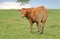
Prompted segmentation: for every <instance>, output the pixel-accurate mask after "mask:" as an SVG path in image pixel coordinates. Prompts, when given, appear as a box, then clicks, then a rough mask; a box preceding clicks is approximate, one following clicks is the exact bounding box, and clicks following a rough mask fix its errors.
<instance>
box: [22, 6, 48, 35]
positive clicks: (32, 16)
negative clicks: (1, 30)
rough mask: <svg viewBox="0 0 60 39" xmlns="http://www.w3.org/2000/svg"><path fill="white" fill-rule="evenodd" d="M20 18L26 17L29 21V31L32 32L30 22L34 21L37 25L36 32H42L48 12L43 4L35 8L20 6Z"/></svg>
mask: <svg viewBox="0 0 60 39" xmlns="http://www.w3.org/2000/svg"><path fill="white" fill-rule="evenodd" d="M21 12H22V18H23V17H26V18H27V19H28V20H29V22H30V32H32V24H33V23H36V24H37V27H38V32H39V33H41V34H42V33H43V28H44V24H45V22H46V19H47V15H48V12H47V10H46V9H45V8H44V6H40V7H37V8H28V9H26V8H22V10H21Z"/></svg>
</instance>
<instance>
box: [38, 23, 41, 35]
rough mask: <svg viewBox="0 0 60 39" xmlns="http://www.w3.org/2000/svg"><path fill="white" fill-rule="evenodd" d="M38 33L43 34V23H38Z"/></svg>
mask: <svg viewBox="0 0 60 39" xmlns="http://www.w3.org/2000/svg"><path fill="white" fill-rule="evenodd" d="M37 27H38V33H39V34H41V33H42V26H41V22H39V23H38V26H37Z"/></svg>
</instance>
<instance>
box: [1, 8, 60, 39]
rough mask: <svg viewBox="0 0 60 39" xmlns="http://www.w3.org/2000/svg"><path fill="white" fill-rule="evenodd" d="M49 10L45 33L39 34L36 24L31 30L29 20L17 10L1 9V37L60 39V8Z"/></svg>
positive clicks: (11, 38)
mask: <svg viewBox="0 0 60 39" xmlns="http://www.w3.org/2000/svg"><path fill="white" fill-rule="evenodd" d="M48 11H49V13H48V14H49V15H48V19H47V22H46V24H45V28H44V33H43V34H38V33H37V26H36V24H34V25H33V33H30V32H29V28H30V26H29V21H28V20H27V19H26V18H24V19H22V18H21V13H19V12H18V11H17V10H0V39H60V10H58V9H56V10H53V9H51V10H48Z"/></svg>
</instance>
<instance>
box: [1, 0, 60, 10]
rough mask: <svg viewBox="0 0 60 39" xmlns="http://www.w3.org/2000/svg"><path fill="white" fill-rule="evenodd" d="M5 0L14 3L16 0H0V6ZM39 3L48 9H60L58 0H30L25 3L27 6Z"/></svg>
mask: <svg viewBox="0 0 60 39" xmlns="http://www.w3.org/2000/svg"><path fill="white" fill-rule="evenodd" d="M6 2H9V3H10V2H13V3H16V2H17V0H0V6H2V4H4V3H6ZM10 5H12V4H10ZM41 5H43V6H45V7H46V8H49V9H60V0H30V1H29V3H28V4H27V6H28V7H38V6H41ZM16 6H17V5H16ZM27 6H26V7H27Z"/></svg>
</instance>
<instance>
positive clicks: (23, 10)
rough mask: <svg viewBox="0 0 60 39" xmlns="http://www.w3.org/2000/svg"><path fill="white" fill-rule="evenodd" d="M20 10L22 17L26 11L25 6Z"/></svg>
mask: <svg viewBox="0 0 60 39" xmlns="http://www.w3.org/2000/svg"><path fill="white" fill-rule="evenodd" d="M20 11H21V13H22V18H24V17H25V16H26V13H27V10H26V8H22V9H21V10H20Z"/></svg>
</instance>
